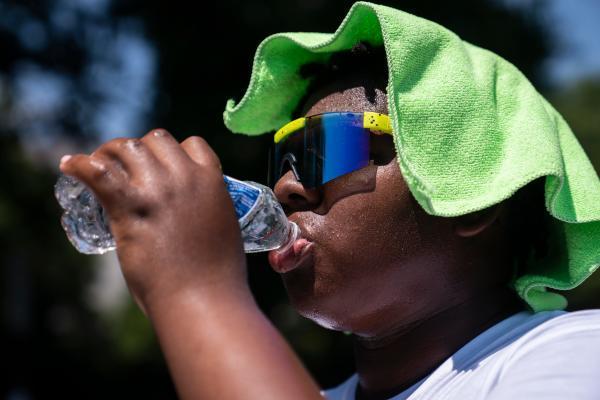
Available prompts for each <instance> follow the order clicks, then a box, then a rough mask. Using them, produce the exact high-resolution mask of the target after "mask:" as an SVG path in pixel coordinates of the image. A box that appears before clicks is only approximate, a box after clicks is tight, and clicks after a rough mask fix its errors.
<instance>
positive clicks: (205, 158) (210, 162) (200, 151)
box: [181, 136, 222, 170]
mask: <svg viewBox="0 0 600 400" xmlns="http://www.w3.org/2000/svg"><path fill="white" fill-rule="evenodd" d="M181 147H182V148H183V150H184V151H185V152H186V153H187V155H188V156H189V157H190V158H191V159H192V161H194V162H195V163H196V164H199V165H203V166H212V167H217V168H219V169H221V170H222V168H221V161H220V160H219V157H218V156H217V154H216V153H215V152H214V151H213V149H212V148H211V147H210V146H209V144H208V143H207V142H206V140H204V139H203V138H201V137H200V136H190V137H189V138H187V139H185V140H184V141H183V142H182V143H181Z"/></svg>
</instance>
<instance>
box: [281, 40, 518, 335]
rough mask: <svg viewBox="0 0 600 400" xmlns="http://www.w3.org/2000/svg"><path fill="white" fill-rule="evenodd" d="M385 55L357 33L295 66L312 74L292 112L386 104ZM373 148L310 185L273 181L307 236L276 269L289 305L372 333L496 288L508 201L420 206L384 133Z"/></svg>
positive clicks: (505, 276)
mask: <svg viewBox="0 0 600 400" xmlns="http://www.w3.org/2000/svg"><path fill="white" fill-rule="evenodd" d="M385 65H386V63H385V58H384V57H383V49H372V48H370V47H369V46H367V45H365V44H363V43H359V44H358V45H356V46H355V47H354V48H353V49H352V50H351V51H349V52H345V53H342V54H339V55H337V54H336V55H334V56H333V57H332V59H331V61H330V62H329V64H327V65H308V66H304V67H303V68H302V70H301V72H302V73H303V74H305V75H308V74H315V78H314V80H313V82H312V85H311V87H310V88H309V91H308V93H307V96H305V98H304V99H303V100H302V101H301V104H300V106H299V108H298V110H297V114H296V115H295V116H294V117H300V116H311V115H315V114H321V113H325V112H340V111H351V112H363V111H373V112H378V113H382V114H388V102H387V95H386V89H385V88H386V83H387V70H386V69H385ZM382 66H383V67H382ZM440 151H443V149H440ZM374 156H375V158H377V159H378V162H376V163H374V164H373V165H369V166H368V167H365V168H363V169H360V170H357V171H354V172H352V173H350V174H347V175H343V176H340V177H339V178H336V179H334V180H333V181H330V182H328V183H326V184H325V185H322V186H320V187H316V188H312V189H309V188H305V187H304V186H303V185H302V184H301V183H300V182H298V181H297V180H296V179H295V177H294V175H293V174H292V171H287V173H285V174H284V175H283V176H282V178H281V179H280V180H279V181H278V182H277V183H276V185H275V187H274V191H275V194H276V196H277V198H278V199H279V201H280V202H281V203H282V204H283V206H284V209H285V210H286V212H287V214H288V216H289V217H290V219H291V220H293V221H295V222H297V223H298V224H299V225H300V227H301V228H302V230H303V232H304V234H305V235H306V236H307V238H308V239H310V240H311V241H313V242H314V243H315V245H314V253H313V255H314V256H313V257H312V258H311V259H309V260H308V261H307V262H305V263H303V264H302V265H300V266H299V267H298V268H296V269H294V270H292V271H289V272H287V273H285V274H283V280H284V283H285V285H286V288H287V290H288V293H289V295H290V298H291V301H292V303H293V305H294V306H295V307H296V308H297V309H298V310H299V312H300V313H301V314H303V315H305V316H306V317H308V318H311V319H313V320H315V321H316V322H317V323H320V324H321V325H324V326H327V327H332V328H335V329H342V330H346V331H352V332H354V333H356V334H359V335H364V336H379V335H385V334H386V333H388V332H391V331H393V330H394V329H395V328H397V326H398V325H399V324H406V323H410V322H415V321H418V320H420V319H425V318H427V317H429V316H431V315H434V314H436V313H438V312H440V311H441V310H443V309H445V308H447V307H451V306H453V305H457V304H460V303H461V302H464V301H466V300H467V299H469V298H473V297H475V296H480V295H482V294H484V293H494V292H498V293H503V295H505V294H506V288H507V287H508V283H509V281H510V279H511V277H512V274H513V272H514V271H513V268H512V267H513V263H512V261H513V256H514V254H513V242H514V241H511V239H510V237H509V233H510V232H513V230H512V229H511V225H510V224H509V214H510V213H509V211H510V210H509V208H510V207H509V206H508V204H505V203H500V204H499V205H496V206H493V207H490V208H488V209H486V210H482V211H479V212H475V213H471V214H468V215H464V216H460V217H453V218H444V217H437V216H432V215H429V214H427V213H426V212H425V211H424V210H423V209H422V207H421V206H420V205H419V204H418V203H417V201H416V200H415V199H414V197H413V196H412V195H411V193H410V191H409V188H408V186H407V184H406V182H405V181H404V179H403V177H402V174H401V172H400V169H399V166H398V163H397V160H396V158H395V151H394V147H393V142H392V141H391V140H390V141H389V145H388V148H387V149H384V150H382V151H381V153H380V154H375V155H374ZM513 233H514V232H513ZM514 296H516V294H514Z"/></svg>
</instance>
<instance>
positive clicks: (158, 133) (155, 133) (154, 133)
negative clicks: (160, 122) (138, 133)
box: [146, 128, 171, 137]
mask: <svg viewBox="0 0 600 400" xmlns="http://www.w3.org/2000/svg"><path fill="white" fill-rule="evenodd" d="M170 136H171V134H170V133H169V131H167V130H166V129H163V128H156V129H152V130H151V131H150V132H148V133H147V134H146V137H170Z"/></svg>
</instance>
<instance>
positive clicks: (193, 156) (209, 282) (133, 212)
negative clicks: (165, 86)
mask: <svg viewBox="0 0 600 400" xmlns="http://www.w3.org/2000/svg"><path fill="white" fill-rule="evenodd" d="M60 169H61V171H62V172H63V173H64V174H67V175H71V176H74V177H75V178H77V179H79V180H81V181H82V182H83V183H85V184H86V185H87V186H88V187H89V188H90V189H91V190H92V191H93V192H94V193H95V195H96V196H97V197H98V199H99V201H100V202H101V204H102V206H103V207H104V208H105V209H106V211H107V213H108V216H109V219H110V228H111V232H112V233H113V236H114V238H115V240H116V243H117V254H118V257H119V262H120V264H121V269H122V271H123V275H124V276H125V280H126V281H127V284H128V286H129V289H130V291H131V293H132V295H133V296H134V298H135V299H136V301H137V302H138V304H139V305H140V306H141V307H142V310H144V312H147V310H148V307H151V306H152V305H153V304H154V303H156V302H161V301H166V300H167V299H169V298H170V297H172V296H181V295H186V294H193V295H194V296H198V295H200V296H202V295H204V294H206V295H209V294H210V293H214V294H218V295H224V294H226V292H227V291H234V290H236V289H237V288H240V287H244V286H247V285H246V267H245V263H246V261H245V255H244V251H243V246H242V240H241V236H240V230H239V225H238V222H237V219H236V216H235V211H234V208H233V203H232V200H231V198H230V196H229V194H228V192H227V190H226V187H225V183H224V181H223V174H222V172H221V164H220V162H219V159H218V157H217V155H216V154H215V153H214V151H213V150H212V149H211V148H210V146H209V145H208V144H207V143H206V141H204V140H203V139H202V138H200V137H196V136H193V137H190V138H188V139H186V140H185V141H183V142H182V143H181V144H179V143H178V142H177V141H176V140H175V139H174V138H173V137H172V136H171V135H170V134H169V133H168V132H167V131H165V130H161V129H157V130H153V131H151V132H150V133H148V134H146V135H145V136H144V137H143V138H142V139H125V138H122V139H114V140H111V141H109V142H107V143H105V144H103V145H102V146H100V147H99V148H98V149H97V150H96V151H95V152H93V153H92V154H91V155H89V156H88V155H83V154H78V155H74V156H72V157H63V160H62V161H61V165H60Z"/></svg>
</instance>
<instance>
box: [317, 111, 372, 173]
mask: <svg viewBox="0 0 600 400" xmlns="http://www.w3.org/2000/svg"><path fill="white" fill-rule="evenodd" d="M321 129H322V133H321V134H322V149H321V152H322V154H321V156H322V163H323V169H322V182H321V183H326V182H328V181H330V180H332V179H335V178H337V177H339V176H342V175H345V174H347V173H350V172H352V171H356V170H357V169H360V168H363V167H366V166H367V165H368V164H369V138H370V132H369V131H368V130H366V129H364V128H363V115H362V114H358V113H332V114H324V115H322V116H321Z"/></svg>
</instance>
